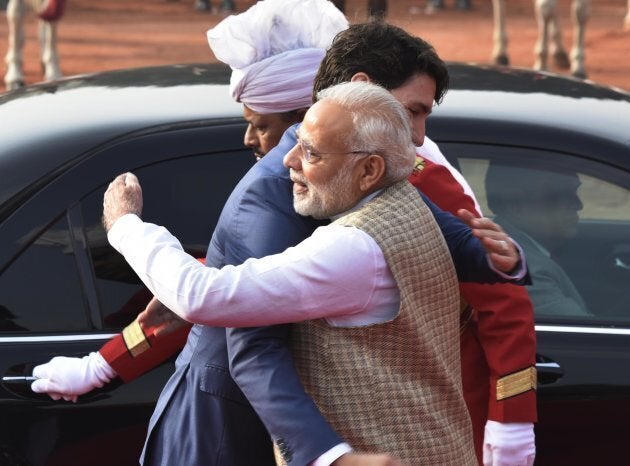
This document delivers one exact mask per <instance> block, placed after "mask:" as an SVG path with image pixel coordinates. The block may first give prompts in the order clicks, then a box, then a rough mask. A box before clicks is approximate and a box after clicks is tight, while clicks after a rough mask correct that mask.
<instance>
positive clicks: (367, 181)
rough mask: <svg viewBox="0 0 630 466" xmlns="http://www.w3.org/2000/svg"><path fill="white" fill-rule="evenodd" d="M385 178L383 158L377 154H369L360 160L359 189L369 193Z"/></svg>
mask: <svg viewBox="0 0 630 466" xmlns="http://www.w3.org/2000/svg"><path fill="white" fill-rule="evenodd" d="M383 178H385V159H383V157H381V156H380V155H378V154H370V155H369V156H367V157H366V158H364V159H362V160H361V161H360V172H359V188H360V189H361V191H363V192H366V193H370V192H372V191H374V190H375V189H376V188H378V187H380V184H381V183H382V181H383Z"/></svg>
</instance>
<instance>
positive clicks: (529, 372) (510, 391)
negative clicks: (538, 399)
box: [497, 366, 537, 401]
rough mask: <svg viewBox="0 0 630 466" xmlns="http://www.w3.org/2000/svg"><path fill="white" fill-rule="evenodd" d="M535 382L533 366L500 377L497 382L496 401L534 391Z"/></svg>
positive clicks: (535, 375)
mask: <svg viewBox="0 0 630 466" xmlns="http://www.w3.org/2000/svg"><path fill="white" fill-rule="evenodd" d="M536 380H537V374H536V368H535V367H534V366H529V367H528V368H527V369H523V370H521V371H518V372H514V373H512V374H510V375H506V376H504V377H501V378H500V379H499V380H497V401H501V400H504V399H506V398H510V397H512V396H516V395H520V394H521V393H525V392H527V391H529V390H536Z"/></svg>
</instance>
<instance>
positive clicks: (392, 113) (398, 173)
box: [317, 81, 416, 185]
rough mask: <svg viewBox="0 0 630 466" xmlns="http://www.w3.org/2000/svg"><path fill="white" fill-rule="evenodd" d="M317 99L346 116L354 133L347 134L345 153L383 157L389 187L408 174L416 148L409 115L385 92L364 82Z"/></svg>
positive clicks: (347, 84)
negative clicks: (346, 149) (339, 107)
mask: <svg viewBox="0 0 630 466" xmlns="http://www.w3.org/2000/svg"><path fill="white" fill-rule="evenodd" d="M317 99H318V101H321V100H328V101H330V102H332V103H335V104H337V105H339V106H341V107H342V108H344V109H345V110H346V111H348V112H349V113H350V116H351V118H352V122H353V125H354V133H353V134H350V135H348V146H349V147H348V150H351V151H367V152H369V153H373V154H379V155H380V156H381V157H383V159H384V160H385V167H386V168H385V179H384V180H383V181H384V183H386V184H387V185H390V184H393V183H395V182H397V181H400V180H403V179H405V178H407V177H408V176H409V175H410V174H411V171H412V170H413V165H414V162H415V159H416V149H415V147H414V145H413V141H412V133H411V124H410V121H409V115H408V114H407V111H406V110H405V109H404V107H403V106H402V104H401V103H400V102H398V101H397V100H396V98H395V97H394V96H393V95H392V94H391V93H390V92H389V91H387V90H385V89H384V88H382V87H380V86H377V85H376V84H372V83H368V82H363V81H355V82H345V83H341V84H336V85H334V86H331V87H329V88H327V89H323V90H321V91H319V92H318V93H317Z"/></svg>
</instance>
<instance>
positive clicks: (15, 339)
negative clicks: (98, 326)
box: [0, 333, 118, 344]
mask: <svg viewBox="0 0 630 466" xmlns="http://www.w3.org/2000/svg"><path fill="white" fill-rule="evenodd" d="M116 335H118V333H98V334H87V335H38V336H28V337H27V336H23V337H19V336H11V337H0V344H2V343H41V342H45V341H46V342H51V341H52V342H57V343H62V342H68V341H93V340H109V339H110V338H112V337H114V336H116Z"/></svg>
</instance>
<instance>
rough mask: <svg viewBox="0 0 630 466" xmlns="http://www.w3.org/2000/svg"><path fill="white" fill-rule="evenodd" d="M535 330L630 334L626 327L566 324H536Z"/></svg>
mask: <svg viewBox="0 0 630 466" xmlns="http://www.w3.org/2000/svg"><path fill="white" fill-rule="evenodd" d="M536 331H537V332H556V333H593V334H599V335H630V329H628V328H610V327H572V326H568V325H536Z"/></svg>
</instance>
